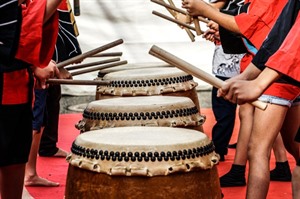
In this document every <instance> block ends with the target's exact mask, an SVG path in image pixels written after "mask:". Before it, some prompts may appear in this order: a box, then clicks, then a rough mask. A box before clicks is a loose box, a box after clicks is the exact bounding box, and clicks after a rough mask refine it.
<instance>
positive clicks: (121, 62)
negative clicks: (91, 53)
mask: <svg viewBox="0 0 300 199" xmlns="http://www.w3.org/2000/svg"><path fill="white" fill-rule="evenodd" d="M124 64H127V61H120V62H115V63H110V64H104V65H101V66H98V67H93V68H89V69H85V70H80V71H75V72H73V73H71V75H72V76H75V75H81V74H84V73H90V72H94V71H97V70H102V69H105V68H111V67H114V66H119V65H124Z"/></svg>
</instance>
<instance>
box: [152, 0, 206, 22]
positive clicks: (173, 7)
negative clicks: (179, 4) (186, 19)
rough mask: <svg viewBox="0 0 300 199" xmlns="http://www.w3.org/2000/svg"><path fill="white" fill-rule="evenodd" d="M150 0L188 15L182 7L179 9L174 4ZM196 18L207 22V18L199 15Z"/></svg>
mask: <svg viewBox="0 0 300 199" xmlns="http://www.w3.org/2000/svg"><path fill="white" fill-rule="evenodd" d="M151 1H152V2H154V3H157V4H159V5H162V6H164V7H166V8H169V9H171V10H174V11H176V12H179V13H181V14H184V15H188V13H187V12H186V11H184V10H182V9H180V8H176V7H175V6H172V5H168V4H166V3H164V2H161V1H158V0H151ZM198 19H199V20H200V21H202V22H203V23H208V22H209V20H207V19H205V18H203V17H201V16H198Z"/></svg>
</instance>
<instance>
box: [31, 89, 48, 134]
mask: <svg viewBox="0 0 300 199" xmlns="http://www.w3.org/2000/svg"><path fill="white" fill-rule="evenodd" d="M34 94H35V95H34V96H35V97H34V106H33V120H32V128H33V130H36V131H38V132H39V131H40V130H41V128H42V127H43V126H45V125H46V121H47V118H46V114H45V112H46V111H47V110H46V100H47V95H48V89H35V90H34Z"/></svg>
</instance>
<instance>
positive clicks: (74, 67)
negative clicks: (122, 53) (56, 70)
mask: <svg viewBox="0 0 300 199" xmlns="http://www.w3.org/2000/svg"><path fill="white" fill-rule="evenodd" d="M116 61H120V58H114V59H106V60H101V61H96V62H91V63H86V64H77V65H74V66H70V67H66V68H65V69H66V70H68V71H70V70H74V69H80V68H86V67H89V66H96V65H101V64H107V63H110V62H116Z"/></svg>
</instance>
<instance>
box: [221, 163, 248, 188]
mask: <svg viewBox="0 0 300 199" xmlns="http://www.w3.org/2000/svg"><path fill="white" fill-rule="evenodd" d="M245 168H246V166H242V165H235V164H233V165H232V167H231V169H230V171H229V172H228V173H226V174H225V175H223V176H222V177H220V185H221V187H240V186H245V185H246V178H245Z"/></svg>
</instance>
